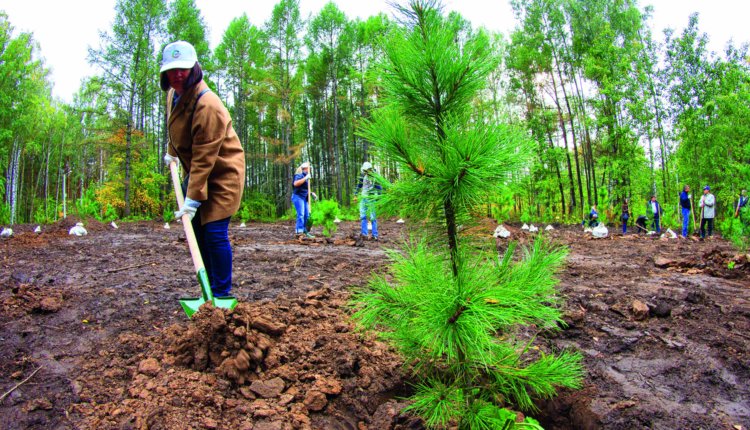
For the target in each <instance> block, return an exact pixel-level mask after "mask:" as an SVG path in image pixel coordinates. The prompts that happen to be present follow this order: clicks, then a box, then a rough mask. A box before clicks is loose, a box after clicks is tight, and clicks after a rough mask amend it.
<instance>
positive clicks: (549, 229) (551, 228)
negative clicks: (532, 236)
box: [544, 225, 555, 231]
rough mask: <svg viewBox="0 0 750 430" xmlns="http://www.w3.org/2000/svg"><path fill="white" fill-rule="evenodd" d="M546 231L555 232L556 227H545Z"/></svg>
mask: <svg viewBox="0 0 750 430" xmlns="http://www.w3.org/2000/svg"><path fill="white" fill-rule="evenodd" d="M544 229H545V230H547V231H551V230H554V229H555V228H554V227H552V226H551V225H548V226H547V227H545V228H544Z"/></svg>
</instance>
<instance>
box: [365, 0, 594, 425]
mask: <svg viewBox="0 0 750 430" xmlns="http://www.w3.org/2000/svg"><path fill="white" fill-rule="evenodd" d="M400 11H401V12H402V13H403V15H404V18H405V19H404V21H405V25H404V27H403V28H398V29H394V31H393V34H392V35H391V37H390V38H389V40H388V42H387V43H386V48H385V51H386V58H387V61H386V63H385V64H384V65H383V69H382V70H383V73H382V79H383V93H384V95H385V98H386V100H385V101H384V102H383V106H384V107H383V108H381V109H378V110H376V111H375V113H374V114H373V117H372V119H371V120H370V121H366V122H365V124H364V126H363V128H362V132H361V134H362V136H363V137H365V138H366V139H367V140H368V141H369V142H372V143H373V145H374V146H375V147H376V150H377V153H378V154H379V155H380V156H382V157H383V158H384V159H386V160H392V161H393V162H395V163H396V164H397V168H398V169H399V170H400V171H401V172H403V173H402V175H401V178H400V180H399V181H396V182H395V183H394V184H393V185H391V186H388V188H387V189H386V190H385V192H384V194H382V195H381V196H380V198H379V199H378V208H379V209H380V208H382V212H383V213H386V214H406V215H407V216H410V217H414V218H417V219H424V218H425V216H426V218H427V219H428V221H432V225H433V226H434V227H435V229H440V231H441V232H442V234H440V237H439V238H434V237H433V238H431V239H429V240H428V239H426V238H414V239H412V240H411V241H410V242H408V243H406V244H405V245H404V249H403V251H402V252H396V251H388V256H389V258H390V260H391V263H392V265H391V266H390V270H389V271H388V273H387V274H382V275H376V276H374V277H373V278H372V279H371V280H370V282H369V284H368V286H367V288H364V289H360V290H356V291H355V295H354V299H353V300H354V301H353V303H354V306H355V308H356V312H355V314H354V319H355V320H356V321H357V322H358V323H359V325H360V326H361V327H364V328H367V329H372V330H377V331H378V332H379V333H380V334H381V335H382V336H383V337H384V338H385V339H387V340H388V341H389V342H390V343H391V344H392V345H393V346H394V347H395V348H396V349H397V350H398V351H399V352H400V353H401V354H402V355H403V357H404V360H405V362H406V363H410V364H411V366H412V370H413V372H414V376H415V378H416V380H417V382H416V385H417V390H416V393H415V395H414V396H413V397H412V400H413V403H412V404H411V406H410V409H411V410H412V411H413V412H415V413H417V414H418V415H419V416H421V417H422V418H424V419H425V421H426V423H427V425H428V427H430V428H442V427H446V426H448V425H449V424H458V428H460V429H484V428H507V426H508V423H509V422H508V419H507V418H509V417H510V415H511V414H509V413H508V412H507V411H504V409H503V408H505V407H506V406H510V407H518V408H521V409H524V410H533V409H534V405H533V402H532V398H533V397H537V396H540V397H550V396H552V395H554V393H555V390H556V388H557V387H572V388H575V387H578V386H579V385H580V380H581V377H582V367H581V363H580V360H581V357H580V355H578V354H575V353H568V352H562V353H559V354H546V353H542V352H540V351H538V350H536V349H533V348H530V347H529V344H530V342H531V340H532V339H528V338H524V337H523V336H522V335H520V333H522V332H523V330H521V328H522V326H524V325H528V324H533V325H535V326H536V327H537V328H538V329H540V330H554V329H556V327H557V323H559V322H560V312H559V310H558V308H557V307H555V305H556V304H557V303H558V302H559V297H558V296H557V293H556V291H555V288H554V286H555V284H556V280H555V278H554V272H555V270H556V269H558V268H559V267H560V266H561V265H562V263H563V261H564V258H565V254H566V252H565V251H564V250H561V249H557V248H551V247H549V246H548V245H547V244H545V243H544V242H543V241H542V240H539V241H537V242H536V243H535V244H534V247H533V248H532V249H530V250H527V251H526V252H525V255H524V257H523V258H521V259H520V261H517V260H515V259H514V256H513V254H514V250H515V246H511V247H510V248H509V250H508V252H507V253H506V254H505V256H504V258H503V260H502V262H501V263H498V259H497V255H493V253H494V251H493V253H487V254H484V253H481V252H480V251H477V250H476V247H473V246H467V245H464V243H463V238H462V237H461V234H460V231H459V228H458V225H459V224H463V223H464V222H468V221H470V218H471V216H472V214H473V213H475V212H476V210H477V209H479V208H484V207H486V203H487V201H491V200H490V199H491V198H492V196H493V195H496V193H497V192H498V185H499V184H508V183H509V182H510V179H511V177H512V175H513V174H514V173H515V172H518V171H521V170H523V169H525V168H526V166H527V161H528V159H529V156H530V146H529V141H528V139H527V138H526V136H525V135H524V134H523V132H521V131H520V130H518V129H515V128H513V127H509V126H507V125H503V124H499V123H496V122H492V121H481V122H480V121H475V120H474V117H473V114H474V112H473V106H474V105H473V103H472V102H473V100H474V99H475V98H476V97H477V96H478V94H479V92H480V91H481V89H482V87H483V85H484V84H485V82H486V79H487V78H488V76H489V74H490V73H491V71H492V70H493V69H494V68H495V67H496V65H497V57H496V56H495V55H494V51H493V49H492V48H491V45H490V43H489V39H488V37H487V35H486V34H485V33H483V32H482V31H479V32H473V31H472V30H471V29H470V28H469V27H468V26H467V25H466V24H465V21H463V19H462V18H461V17H460V16H458V15H455V14H452V15H450V16H448V17H447V18H445V17H443V16H442V15H441V12H440V8H439V7H438V6H437V5H436V2H434V1H429V0H415V1H412V2H410V3H409V7H401V8H400ZM510 423H511V425H515V424H512V421H510ZM528 425H529V426H533V425H534V424H533V423H528Z"/></svg>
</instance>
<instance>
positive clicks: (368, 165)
mask: <svg viewBox="0 0 750 430" xmlns="http://www.w3.org/2000/svg"><path fill="white" fill-rule="evenodd" d="M370 169H372V163H370V162H369V161H365V162H364V163H362V168H361V169H360V170H361V171H363V172H365V171H367V170H370Z"/></svg>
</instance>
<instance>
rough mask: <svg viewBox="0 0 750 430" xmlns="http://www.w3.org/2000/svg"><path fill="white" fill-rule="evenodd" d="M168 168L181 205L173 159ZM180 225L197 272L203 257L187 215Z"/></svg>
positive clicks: (181, 200) (180, 191) (181, 199)
mask: <svg viewBox="0 0 750 430" xmlns="http://www.w3.org/2000/svg"><path fill="white" fill-rule="evenodd" d="M169 170H170V171H171V173H172V184H173V185H174V194H175V196H176V197H177V207H182V205H183V204H184V203H185V198H184V197H183V196H182V187H181V186H180V176H179V174H178V173H177V163H176V162H174V161H173V162H171V163H169ZM182 227H183V228H184V229H185V237H186V238H187V242H188V248H190V256H191V257H193V266H195V272H196V273H198V272H200V271H201V270H202V269H205V266H204V265H203V258H201V251H200V249H199V248H198V240H196V238H195V232H194V231H193V223H192V222H191V221H190V217H188V216H187V215H183V216H182Z"/></svg>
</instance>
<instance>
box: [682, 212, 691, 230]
mask: <svg viewBox="0 0 750 430" xmlns="http://www.w3.org/2000/svg"><path fill="white" fill-rule="evenodd" d="M689 225H690V209H687V208H682V237H687V235H688V226H689Z"/></svg>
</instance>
